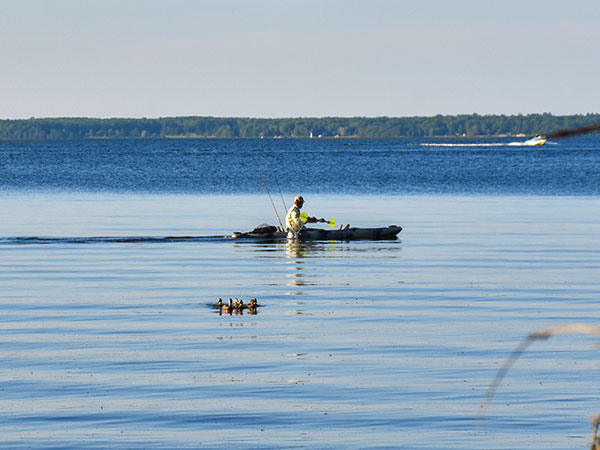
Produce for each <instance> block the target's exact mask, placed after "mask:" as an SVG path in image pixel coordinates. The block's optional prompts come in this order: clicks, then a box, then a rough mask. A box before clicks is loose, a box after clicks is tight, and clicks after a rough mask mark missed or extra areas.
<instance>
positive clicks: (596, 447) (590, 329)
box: [478, 323, 600, 450]
mask: <svg viewBox="0 0 600 450" xmlns="http://www.w3.org/2000/svg"><path fill="white" fill-rule="evenodd" d="M559 334H595V335H597V336H600V327H597V326H595V325H588V324H584V323H573V324H569V325H557V326H554V327H550V328H545V329H543V330H540V331H534V332H533V333H531V334H530V335H529V336H527V337H526V338H525V339H523V340H522V341H521V342H520V343H519V345H517V347H516V348H515V349H514V350H513V351H512V353H511V354H510V356H509V357H508V358H507V359H506V360H505V361H504V364H502V366H500V368H499V369H498V372H496V376H495V377H494V380H493V381H492V382H491V383H490V385H489V386H488V388H487V391H486V393H485V396H484V398H483V402H482V403H481V405H480V409H479V414H478V416H479V418H483V416H484V415H485V410H486V408H487V406H488V404H489V403H490V401H491V400H492V397H493V396H494V393H495V392H496V390H497V389H498V386H499V385H500V383H501V382H502V380H503V379H504V377H505V376H506V374H507V373H508V371H509V370H510V368H511V367H512V366H513V364H514V363H515V361H516V360H517V359H519V357H520V356H521V355H522V354H523V353H524V352H525V350H527V347H529V346H530V345H531V344H532V343H533V342H535V341H538V340H544V339H549V338H551V337H552V336H556V335H559ZM598 422H600V415H599V416H598V417H596V421H594V443H593V444H592V450H600V442H598V441H597V437H596V436H597V431H598Z"/></svg>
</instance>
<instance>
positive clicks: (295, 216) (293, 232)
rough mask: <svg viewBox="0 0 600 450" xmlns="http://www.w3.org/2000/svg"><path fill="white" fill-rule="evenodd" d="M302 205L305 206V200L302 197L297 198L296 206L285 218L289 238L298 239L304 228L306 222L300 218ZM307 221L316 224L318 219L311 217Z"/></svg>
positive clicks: (295, 200)
mask: <svg viewBox="0 0 600 450" xmlns="http://www.w3.org/2000/svg"><path fill="white" fill-rule="evenodd" d="M302 205H304V199H303V198H302V196H301V195H298V196H296V198H295V199H294V206H292V207H291V208H290V210H289V211H288V213H287V216H285V227H286V229H287V230H288V237H292V238H297V237H298V234H299V233H300V231H301V230H302V227H303V226H304V222H303V221H302V219H301V218H300V210H301V209H302ZM306 221H307V222H313V223H314V222H316V221H317V219H316V218H315V217H309V218H308V219H307V220H306Z"/></svg>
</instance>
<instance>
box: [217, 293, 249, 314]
mask: <svg viewBox="0 0 600 450" xmlns="http://www.w3.org/2000/svg"><path fill="white" fill-rule="evenodd" d="M213 306H214V307H215V308H217V309H218V310H219V314H222V313H226V314H243V312H244V310H247V311H248V312H249V313H250V314H256V308H257V307H258V306H260V305H259V304H258V302H257V300H256V298H253V299H250V301H249V302H248V303H247V304H246V303H244V300H242V299H238V298H237V297H235V298H233V299H232V298H229V301H227V302H224V301H223V299H222V298H219V301H218V302H217V303H215V304H214V305H213Z"/></svg>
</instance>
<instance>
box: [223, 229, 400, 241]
mask: <svg viewBox="0 0 600 450" xmlns="http://www.w3.org/2000/svg"><path fill="white" fill-rule="evenodd" d="M273 228H274V227H273ZM400 231H402V227H399V226H397V225H390V226H388V227H381V228H347V229H343V230H326V229H320V228H305V229H303V230H302V231H301V232H300V236H299V239H300V240H301V241H355V240H385V239H396V238H397V236H398V233H400ZM231 237H232V238H233V239H244V238H246V239H272V240H279V239H287V232H285V231H276V230H274V231H271V230H261V231H260V232H257V231H256V230H254V231H249V232H247V233H241V232H239V231H236V232H235V233H233V235H232V236H231Z"/></svg>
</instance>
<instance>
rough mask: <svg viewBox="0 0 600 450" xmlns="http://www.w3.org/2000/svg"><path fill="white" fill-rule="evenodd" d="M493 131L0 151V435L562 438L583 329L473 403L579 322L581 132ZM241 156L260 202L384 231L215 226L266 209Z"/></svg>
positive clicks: (64, 444) (525, 442)
mask: <svg viewBox="0 0 600 450" xmlns="http://www.w3.org/2000/svg"><path fill="white" fill-rule="evenodd" d="M510 143H511V142H510V140H506V141H502V142H491V141H490V142H487V141H485V142H482V141H477V142H469V143H467V144H469V145H464V143H463V142H462V141H461V142H459V144H460V145H459V146H456V145H455V144H456V142H437V141H429V142H404V141H346V142H337V141H322V142H313V141H283V142H278V141H269V142H263V141H258V140H256V141H254V140H251V141H196V140H187V141H150V142H149V143H148V142H145V141H99V142H88V141H85V142H50V143H35V142H34V143H10V142H3V143H0V158H1V161H2V163H1V165H0V169H1V172H0V175H2V181H1V183H2V184H1V185H0V186H1V187H0V189H1V191H0V192H1V195H0V211H1V212H0V215H1V220H0V255H2V258H1V259H0V267H1V272H0V285H1V286H2V289H1V290H0V304H1V305H2V308H1V310H0V311H1V312H0V358H1V361H2V365H1V366H0V394H1V395H0V430H2V433H1V434H0V445H1V446H2V447H3V448H15V449H21V448H23V449H24V448H36V449H38V448H41V449H58V448H65V449H81V448H90V449H93V448H97V449H107V448H108V449H122V448H133V449H148V448H152V449H189V448H206V449H231V448H234V449H246V448H249V449H263V448H277V449H281V448H287V449H296V448H315V449H317V448H318V449H320V448H354V449H363V448H369V449H377V448H403V449H404V448H405V449H437V448H440V447H442V448H449V449H457V450H459V449H460V450H465V449H472V450H477V449H524V448H527V449H540V450H542V449H544V450H546V449H549V448H551V449H575V448H581V449H585V448H587V446H588V445H587V441H588V440H589V438H590V436H591V422H590V417H591V416H592V415H595V414H597V413H598V412H600V408H599V407H598V402H597V399H598V386H597V379H598V373H599V370H600V364H599V361H600V358H599V357H600V354H599V350H598V347H597V340H595V339H594V338H591V337H588V336H582V335H572V336H570V335H567V336H559V337H554V338H552V339H550V340H548V341H543V342H537V343H535V344H533V345H532V346H531V347H530V349H529V350H528V351H527V352H526V353H525V354H524V355H523V356H522V357H521V358H520V359H519V360H518V361H517V362H516V364H515V365H514V366H513V368H512V369H511V371H510V372H509V373H508V375H507V377H506V378H505V379H504V381H503V382H502V384H501V385H500V387H499V389H498V391H497V393H496V394H495V396H494V398H493V399H492V401H491V403H490V405H489V406H488V409H487V414H486V417H485V419H483V420H478V419H477V418H476V416H477V413H478V411H479V406H480V404H481V402H482V400H483V396H484V394H485V390H486V389H487V387H488V385H489V383H490V382H491V381H492V379H493V377H494V375H495V373H496V371H497V370H498V368H499V366H500V365H501V364H502V362H503V361H504V360H505V358H506V357H507V356H508V355H509V354H510V352H511V351H512V350H513V349H514V348H515V346H516V345H517V344H518V343H519V342H520V340H521V339H522V338H523V337H525V336H526V335H527V334H528V333H530V332H532V331H534V330H539V329H542V328H546V327H549V326H552V325H558V324H565V323H572V322H584V323H591V324H598V300H599V299H600V279H599V277H598V271H599V269H600V250H599V243H600V239H599V237H600V196H598V194H599V192H598V191H599V190H600V188H599V186H600V176H599V174H600V164H599V162H600V151H599V150H600V141H599V140H598V138H594V137H588V138H581V139H576V140H570V141H565V142H564V143H563V142H560V143H557V144H553V145H550V146H548V145H547V146H545V147H544V148H543V149H542V150H541V151H539V152H538V149H527V148H523V147H517V146H512V145H509V144H510ZM423 144H426V145H423ZM431 144H433V145H431ZM439 144H444V145H439ZM446 144H448V145H446ZM265 148H266V149H267V150H264V149H265ZM348 148H349V149H350V150H348ZM261 149H262V150H261ZM357 149H358V150H357ZM260 151H263V153H260ZM249 155H255V160H256V162H257V163H258V164H259V166H260V167H261V169H262V172H263V175H264V177H265V179H266V181H267V183H268V185H269V187H270V188H271V191H272V194H273V200H274V202H275V206H276V207H277V208H278V210H279V213H280V215H282V214H283V209H284V207H283V206H282V200H281V198H280V194H279V188H278V185H279V187H280V188H281V190H282V191H283V194H282V195H283V197H284V200H285V202H286V203H287V204H288V206H289V203H291V200H292V198H293V196H294V195H295V194H296V193H303V194H304V196H305V199H306V204H305V207H304V209H305V210H306V211H307V212H309V213H310V214H311V215H312V214H314V215H317V216H319V217H326V218H328V219H329V218H335V219H336V222H337V223H338V224H341V223H344V224H345V223H350V224H352V225H357V226H386V225H390V224H398V225H401V226H402V227H403V228H404V230H403V231H402V232H401V233H400V235H399V239H398V240H394V241H376V242H375V241H360V242H316V243H304V244H296V245H293V244H288V243H286V242H276V243H252V242H236V241H233V240H230V239H227V238H226V237H224V236H228V235H230V234H231V233H232V231H246V230H249V229H252V228H253V227H254V226H256V225H258V224H260V223H263V222H269V223H275V221H276V219H275V215H274V213H273V208H272V206H271V203H270V201H269V198H268V196H267V195H266V193H264V187H263V184H262V181H261V179H260V177H259V175H258V173H257V170H256V166H255V164H254V161H253V160H252V158H251V157H250V156H249ZM288 161H291V162H289V163H288ZM261 190H262V191H261ZM378 191H381V193H378ZM233 192H241V193H240V194H237V193H236V194H233ZM173 236H175V237H176V236H192V237H194V238H192V239H186V240H178V239H165V240H163V239H156V238H163V237H173ZM215 236H218V237H215ZM132 237H133V238H135V239H133V240H127V239H124V238H132ZM219 297H223V298H229V297H240V298H243V299H244V300H249V299H250V298H252V297H256V298H257V299H258V301H259V303H260V304H261V305H262V306H260V307H259V308H258V310H257V314H255V315H254V314H248V313H246V314H243V315H228V314H224V315H219V314H218V313H217V312H216V311H215V310H214V309H213V308H212V307H211V306H210V304H212V303H214V302H215V301H216V300H217V299H218V298H219Z"/></svg>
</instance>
